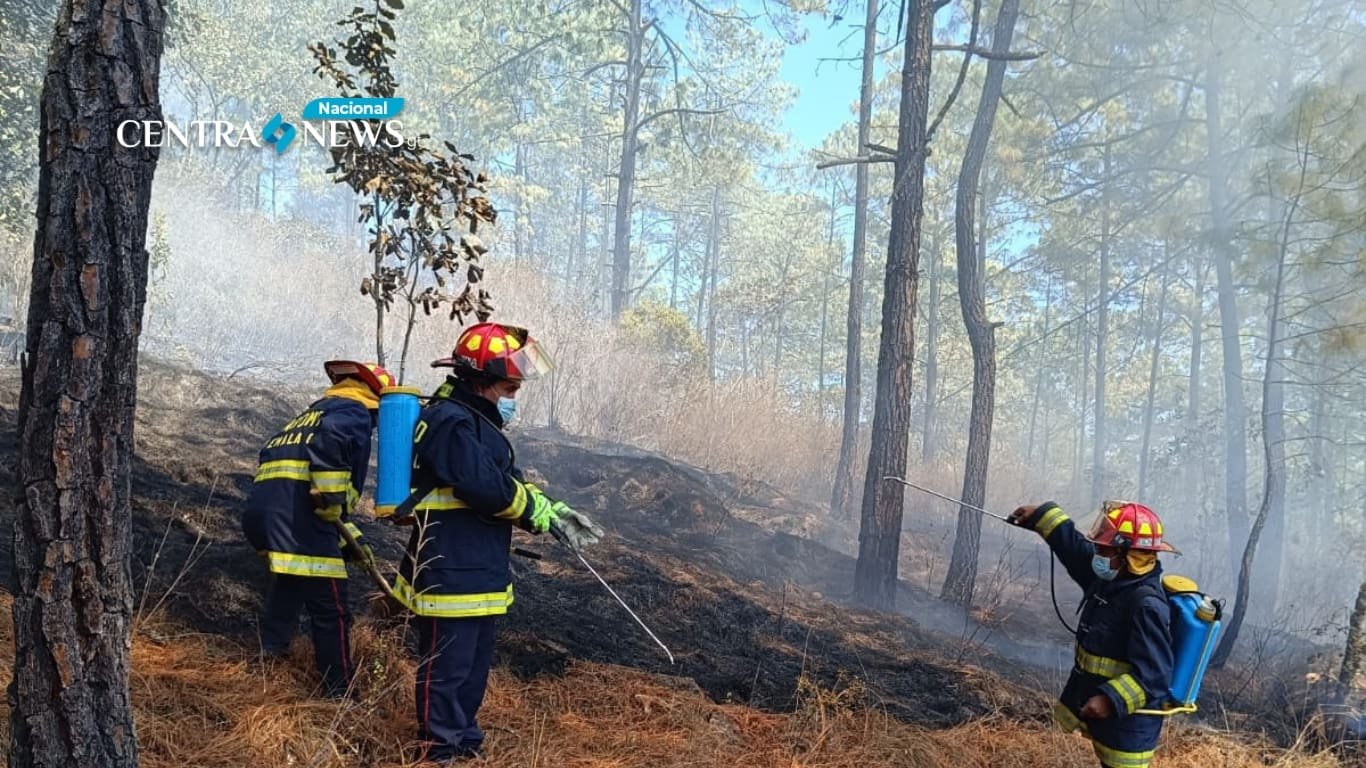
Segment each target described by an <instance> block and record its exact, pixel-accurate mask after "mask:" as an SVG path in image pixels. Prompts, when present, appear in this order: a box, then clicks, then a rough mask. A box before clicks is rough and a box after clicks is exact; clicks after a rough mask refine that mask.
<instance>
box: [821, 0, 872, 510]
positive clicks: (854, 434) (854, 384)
mask: <svg viewBox="0 0 1366 768" xmlns="http://www.w3.org/2000/svg"><path fill="white" fill-rule="evenodd" d="M865 11H866V14H865V16H864V22H863V82H862V84H861V85H860V86H859V108H858V148H857V150H856V151H857V152H858V156H859V157H865V158H866V157H867V156H868V138H869V131H870V130H871V128H870V127H871V125H872V120H873V65H874V63H875V62H874V56H875V54H876V53H877V15H878V0H868V2H867V4H866V8H865ZM867 238H868V164H867V163H860V164H859V166H858V168H857V170H856V176H855V179H854V247H853V252H852V254H851V255H850V257H849V309H848V314H847V318H848V319H847V321H846V326H845V336H844V422H843V424H842V426H841V430H840V456H839V461H838V462H837V463H836V464H835V483H834V488H833V490H831V492H830V513H831V515H833V516H835V517H837V518H845V517H848V516H849V515H850V514H851V512H852V511H853V507H854V451H856V450H858V432H859V429H858V426H859V411H860V410H861V408H860V406H861V405H862V402H863V397H862V385H863V370H862V366H861V360H860V349H861V347H862V343H863V280H864V278H863V262H864V254H865V243H866V241H867Z"/></svg>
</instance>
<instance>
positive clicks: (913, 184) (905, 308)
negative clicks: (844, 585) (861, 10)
mask: <svg viewBox="0 0 1366 768" xmlns="http://www.w3.org/2000/svg"><path fill="white" fill-rule="evenodd" d="M934 11H935V4H934V3H933V2H930V1H929V0H908V3H907V8H906V24H907V31H906V54H905V59H904V63H903V64H902V79H901V116H900V121H899V126H900V130H899V131H898V137H897V154H896V184H895V186H894V187H893V190H892V201H891V208H892V210H891V214H892V227H891V235H890V238H889V241H888V244H887V276H886V282H885V291H884V294H883V296H884V298H883V300H882V342H881V345H880V348H879V350H878V361H877V396H876V398H875V399H874V405H873V426H872V434H871V448H870V450H869V452H868V471H867V474H866V475H865V477H864V483H863V510H862V516H861V520H860V526H859V553H858V562H857V563H856V564H855V566H854V599H855V600H857V601H858V602H859V603H862V604H863V605H866V606H869V607H871V608H877V609H882V610H891V609H892V608H894V607H895V606H896V585H897V579H896V572H897V558H898V556H899V554H900V551H901V514H902V500H903V497H904V494H903V486H902V485H901V484H900V483H888V482H883V478H885V477H888V476H897V477H901V476H904V473H905V472H906V449H907V446H908V444H909V443H910V427H911V423H910V422H911V376H912V373H913V371H914V367H913V360H914V357H913V355H912V354H911V351H912V350H913V349H914V347H915V294H916V288H917V287H918V285H919V269H920V264H919V261H920V221H921V215H922V214H923V212H924V202H925V201H924V197H925V158H926V155H927V152H926V146H925V127H926V123H927V122H928V120H927V117H928V115H927V113H928V112H929V103H930V60H931V55H930V44H931V43H932V42H933V37H934Z"/></svg>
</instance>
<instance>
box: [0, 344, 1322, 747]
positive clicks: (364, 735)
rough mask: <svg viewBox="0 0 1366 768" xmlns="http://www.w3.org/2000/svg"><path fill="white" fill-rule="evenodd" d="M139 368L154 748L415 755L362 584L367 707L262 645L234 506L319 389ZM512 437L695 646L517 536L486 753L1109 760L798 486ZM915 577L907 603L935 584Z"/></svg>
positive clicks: (1035, 685) (142, 656)
mask: <svg viewBox="0 0 1366 768" xmlns="http://www.w3.org/2000/svg"><path fill="white" fill-rule="evenodd" d="M142 380H143V386H142V391H141V394H140V398H141V399H140V408H139V418H138V433H137V442H138V452H139V458H138V461H137V463H136V469H135V478H134V497H135V499H134V514H135V537H136V540H135V550H136V552H137V558H138V562H137V563H136V564H135V573H136V574H137V576H138V582H139V583H140V584H142V585H143V586H142V593H141V595H140V596H139V606H140V617H139V620H138V633H137V636H136V638H135V641H134V672H135V676H134V681H133V685H134V691H135V700H136V701H137V703H138V706H139V712H138V724H139V728H140V733H141V736H142V739H143V744H144V749H145V750H146V753H147V754H146V760H145V764H147V765H185V764H200V765H225V766H226V765H243V764H267V765H286V764H288V765H294V764H311V765H402V764H405V761H408V760H410V759H411V758H412V755H411V752H410V751H409V750H407V749H406V747H405V742H406V740H407V739H408V738H409V737H410V735H411V730H412V715H411V697H412V693H411V685H410V682H409V680H410V678H411V672H412V667H411V662H410V661H409V655H408V654H406V653H403V652H402V649H403V646H404V645H405V638H404V635H403V631H402V627H401V626H394V623H393V622H392V621H386V620H384V619H382V618H381V616H382V615H383V614H385V613H386V611H385V610H384V606H383V604H382V602H380V601H375V600H373V599H372V597H373V596H372V595H366V594H364V593H365V591H366V590H364V589H355V590H353V596H354V599H355V600H356V602H357V606H356V608H357V610H358V611H359V612H361V613H362V614H363V615H366V616H368V617H370V618H368V619H367V620H366V621H364V622H362V626H361V628H360V629H358V631H357V639H356V647H357V654H358V660H359V661H360V662H361V665H362V666H363V667H364V669H365V670H366V674H365V676H364V677H363V680H362V694H363V699H364V700H363V702H362V704H361V705H359V706H357V705H352V706H349V707H345V708H339V706H338V705H335V704H330V703H324V702H318V701H315V700H312V699H310V698H309V697H308V694H309V692H310V691H311V687H312V686H313V685H314V683H315V681H313V680H312V679H311V674H310V672H309V669H310V664H309V663H308V650H307V644H306V643H305V642H303V641H300V642H299V644H298V646H297V647H296V652H295V654H294V658H293V659H292V661H291V663H290V664H287V665H284V667H282V668H281V667H275V668H271V669H264V668H262V667H260V666H259V665H257V664H256V663H255V662H254V661H253V660H252V659H253V653H252V651H253V649H254V647H255V641H254V637H255V629H254V627H255V614H256V611H257V610H258V607H259V600H260V594H261V593H262V591H263V590H264V587H265V582H266V575H265V573H264V568H263V566H262V565H261V563H260V562H259V560H258V559H257V558H256V557H255V555H254V553H253V552H252V551H251V550H250V548H249V547H248V546H247V545H246V544H245V543H244V542H243V541H242V540H241V536H240V534H239V532H238V527H237V504H238V503H239V502H240V500H241V498H242V497H243V496H244V494H245V491H246V490H247V489H248V488H249V485H250V481H251V475H252V472H253V470H254V466H255V465H254V462H255V454H256V450H257V448H258V447H259V444H260V442H261V440H262V439H264V438H265V437H267V436H268V435H269V434H270V433H271V432H272V431H273V430H274V429H275V428H276V426H277V425H278V424H279V423H280V422H282V421H283V420H285V419H287V418H289V417H290V416H292V415H293V413H294V412H295V411H296V410H297V409H298V408H299V407H300V406H302V405H303V404H305V403H306V402H307V401H308V399H309V393H300V392H273V391H268V390H265V389H262V388H260V387H259V386H254V385H249V384H247V383H245V382H240V381H235V380H223V379H214V378H209V377H204V376H200V375H197V374H192V373H188V372H184V371H178V370H174V369H171V368H167V367H165V366H159V365H156V364H154V363H148V364H145V365H144V369H143V375H142ZM16 401H17V381H15V380H14V379H13V377H5V378H0V403H14V402H16ZM0 415H2V416H3V419H4V426H5V428H4V430H3V432H0V441H2V442H0V482H5V483H12V482H13V466H14V459H15V451H16V446H15V445H14V442H13V441H14V431H13V419H14V412H13V409H12V407H10V408H7V409H5V410H4V411H3V414H0ZM517 445H518V450H519V457H520V460H521V462H522V463H523V464H524V465H525V466H527V467H528V468H529V470H530V471H531V472H532V473H533V474H536V475H539V476H540V477H542V478H543V479H544V480H545V481H546V484H547V486H548V487H549V488H551V489H553V490H554V492H555V493H557V494H559V495H561V496H563V497H564V498H565V499H566V500H567V501H569V502H570V503H571V504H573V505H575V506H576V507H579V508H581V509H583V510H585V511H589V512H590V513H591V514H593V515H594V517H595V518H596V519H598V520H599V521H600V522H601V523H602V524H603V525H604V527H606V528H607V529H608V530H609V531H610V533H611V535H610V536H609V537H608V539H607V541H606V542H605V543H604V545H603V546H602V547H601V548H599V549H597V550H595V551H594V552H593V553H592V555H591V556H592V558H593V561H594V563H595V564H596V565H597V566H598V568H599V570H600V571H601V572H602V574H603V575H604V577H606V578H607V579H608V580H610V581H611V582H612V583H613V584H614V585H615V586H616V587H617V589H618V591H619V592H620V593H621V594H622V596H623V597H624V598H625V599H627V600H628V601H630V602H631V604H632V606H633V607H634V608H635V609H636V610H637V612H638V613H640V615H641V616H642V617H643V618H644V619H645V620H646V621H647V622H649V623H650V624H651V626H652V627H653V628H654V629H655V631H656V632H657V633H658V634H659V635H660V636H661V637H662V638H663V639H664V640H665V642H667V643H668V644H669V645H670V646H671V648H672V649H673V651H674V653H675V655H676V656H677V664H675V665H669V664H668V662H667V659H665V658H664V656H663V654H662V653H661V652H660V651H659V650H658V649H657V648H656V647H655V646H654V645H653V644H652V643H651V642H650V640H649V639H648V638H647V637H646V636H645V635H644V634H643V633H641V632H640V631H639V630H638V629H637V628H636V627H635V626H634V625H633V624H632V623H631V621H630V619H629V617H627V616H626V614H625V613H624V612H623V611H622V610H621V608H620V607H619V606H617V605H616V603H615V602H614V601H612V599H611V597H610V596H609V595H608V594H607V593H606V592H605V591H604V590H603V589H602V588H601V586H600V585H598V584H597V582H596V581H595V580H594V579H593V578H592V576H591V575H589V574H587V573H586V572H584V571H583V569H582V568H581V567H580V566H579V565H578V563H577V561H576V560H574V559H572V558H571V557H569V556H567V554H566V553H565V552H564V551H563V550H562V549H561V548H559V547H556V546H554V545H553V542H550V541H549V540H547V539H541V540H531V539H530V538H529V537H528V538H526V539H522V540H519V542H518V544H519V545H522V546H526V547H529V548H533V549H537V550H538V551H541V552H542V553H544V556H545V557H544V559H543V560H540V561H529V560H518V561H517V562H516V563H515V570H516V582H517V595H518V602H517V606H516V607H515V608H514V609H513V612H512V615H511V616H510V617H509V619H508V621H507V622H506V625H505V628H504V630H503V634H502V637H501V641H500V645H499V649H498V653H497V658H496V663H497V664H498V669H497V672H496V675H495V681H494V684H493V686H492V689H491V697H490V701H489V704H488V707H489V709H488V716H487V720H488V722H489V723H490V724H492V725H493V726H494V727H493V729H492V731H491V740H490V744H489V746H490V748H491V752H492V754H493V755H494V758H493V760H492V761H491V763H490V764H492V765H506V766H513V765H517V766H526V765H577V766H625V765H640V766H646V765H649V766H672V765H679V766H682V765H726V764H734V765H752V766H761V765H763V766H768V765H773V766H777V765H784V766H787V765H801V766H844V765H849V766H852V765H861V766H862V765H927V766H929V765H964V766H966V765H1003V764H1011V765H1073V764H1075V765H1090V764H1091V762H1092V761H1091V760H1090V758H1089V757H1088V755H1089V752H1088V751H1087V750H1086V748H1085V746H1084V744H1083V743H1082V742H1080V741H1079V740H1078V739H1076V738H1073V737H1067V736H1063V735H1060V734H1053V733H1051V732H1050V731H1049V730H1048V729H1047V724H1046V722H1045V717H1044V713H1046V712H1047V703H1048V700H1049V699H1050V697H1051V694H1050V691H1051V690H1052V689H1053V688H1054V687H1055V686H1056V684H1057V681H1056V680H1055V679H1054V680H1049V679H1048V677H1049V675H1048V674H1047V672H1046V670H1045V671H1043V672H1041V671H1039V670H1034V669H1028V668H1024V667H1021V665H1019V664H1015V663H1012V662H1010V661H1008V660H1006V659H1004V658H1002V657H1001V656H998V655H996V654H995V653H993V652H992V651H991V650H990V649H988V648H987V647H986V646H985V645H984V644H983V643H981V642H980V641H979V640H977V639H975V638H972V637H957V638H955V637H952V636H947V635H942V634H937V633H935V632H931V631H927V630H925V629H923V628H921V627H919V626H917V625H916V624H915V623H913V622H912V621H911V620H910V619H908V618H906V617H898V616H887V615H882V614H873V613H869V612H864V611H859V610H854V609H850V608H848V607H843V606H840V605H837V604H835V603H833V602H831V601H830V600H829V599H827V597H826V596H825V594H823V593H822V591H824V592H825V593H829V594H833V595H836V596H838V594H839V592H838V588H839V585H841V584H847V583H849V581H850V575H851V573H852V561H850V560H849V558H847V557H846V556H844V555H841V554H839V553H837V552H834V551H832V550H830V549H828V548H826V547H823V546H821V545H819V544H815V543H813V542H811V541H809V540H807V539H803V538H799V537H797V536H794V535H791V534H787V533H783V532H781V531H780V530H779V529H781V528H784V527H799V526H796V525H789V524H788V521H787V520H786V518H784V517H783V516H788V517H790V518H791V519H792V520H797V519H798V518H800V517H801V515H800V514H799V513H798V512H799V511H795V512H794V510H793V509H792V505H791V504H788V503H783V504H776V505H775V503H774V501H773V499H771V498H754V497H751V496H747V495H746V494H745V493H744V492H743V491H741V490H740V489H738V488H737V487H736V485H735V484H734V483H731V482H729V481H728V480H726V479H725V478H717V477H715V476H706V475H704V474H700V473H699V471H698V470H693V469H689V468H686V467H679V466H677V465H674V464H672V463H670V462H667V461H665V460H663V459H661V458H659V457H655V456H650V455H648V454H639V453H633V452H630V451H622V450H613V451H612V452H610V453H608V452H601V451H595V450H593V449H592V447H591V446H585V445H582V444H578V443H576V442H575V441H572V440H566V439H560V438H555V437H553V436H550V435H547V434H544V433H536V434H525V435H520V436H519V438H518V439H517ZM0 504H3V505H4V506H0V522H8V521H9V520H12V515H13V509H12V507H11V506H9V505H10V504H11V501H10V499H9V497H8V496H6V497H5V499H4V500H3V502H0ZM766 516H768V517H766ZM362 527H363V528H365V529H366V531H367V535H368V537H369V538H370V540H371V541H372V542H373V543H375V544H376V549H377V551H378V553H379V554H380V555H381V556H382V557H386V558H388V559H389V560H390V561H392V560H393V559H395V558H396V557H397V554H398V552H399V548H400V545H401V539H402V535H401V534H400V533H399V532H398V531H396V530H394V529H392V528H391V527H390V526H388V525H386V524H382V523H373V522H372V523H368V524H364V525H363V526H362ZM9 546H10V544H9V542H8V541H6V542H5V548H4V550H3V560H4V562H3V565H4V568H5V571H6V572H8V570H9V560H10V557H9V549H8V548H9ZM356 584H357V585H362V584H364V582H363V581H357V582H356ZM832 589H833V590H834V591H832ZM907 589H908V591H910V592H912V593H911V594H908V595H907V599H908V600H909V601H910V602H911V604H913V605H915V604H921V603H924V604H926V605H927V604H928V603H927V602H926V599H925V597H924V596H921V595H915V594H913V590H909V588H907ZM4 640H5V644H6V647H7V645H8V634H6V636H5V638H4ZM7 653H8V651H7ZM1055 653H1056V651H1055ZM6 666H8V665H6ZM1045 666H1046V665H1045ZM1000 673H1006V674H1005V676H1003V675H1002V674H1000ZM1167 751H1168V754H1169V755H1170V758H1169V759H1164V760H1162V761H1160V762H1159V763H1158V765H1159V766H1163V765H1165V766H1178V765H1179V766H1185V765H1190V766H1195V765H1200V766H1210V765H1226V766H1244V765H1248V766H1250V765H1264V764H1267V763H1266V762H1264V760H1265V759H1267V758H1271V759H1272V760H1273V762H1274V761H1275V760H1284V761H1287V762H1283V763H1281V764H1285V765H1303V766H1319V765H1323V766H1330V765H1336V764H1338V763H1337V762H1336V761H1335V760H1334V758H1332V757H1330V756H1327V755H1324V756H1320V757H1318V758H1303V757H1296V756H1294V755H1291V754H1282V753H1279V752H1275V751H1273V750H1269V749H1266V748H1259V747H1247V746H1241V745H1240V744H1239V742H1238V741H1237V740H1235V739H1234V738H1233V737H1230V736H1224V735H1216V734H1214V733H1211V732H1209V731H1195V730H1188V731H1180V732H1178V733H1176V734H1174V735H1173V736H1172V737H1171V738H1170V739H1169V746H1168V750H1167Z"/></svg>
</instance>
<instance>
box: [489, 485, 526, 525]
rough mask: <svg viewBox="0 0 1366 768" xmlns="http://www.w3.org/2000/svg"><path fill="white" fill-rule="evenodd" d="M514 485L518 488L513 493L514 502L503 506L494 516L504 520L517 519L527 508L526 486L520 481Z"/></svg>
mask: <svg viewBox="0 0 1366 768" xmlns="http://www.w3.org/2000/svg"><path fill="white" fill-rule="evenodd" d="M513 485H514V486H515V487H516V488H517V490H516V491H515V492H514V493H513V494H512V503H511V504H509V505H507V506H506V507H503V509H502V510H500V511H499V512H498V513H497V514H496V515H494V517H497V518H499V519H502V520H516V519H517V518H519V517H521V516H522V512H524V511H525V510H526V505H527V501H528V499H527V492H526V486H525V485H522V484H521V483H518V482H514V483H513Z"/></svg>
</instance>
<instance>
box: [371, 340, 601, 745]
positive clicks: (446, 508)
mask: <svg viewBox="0 0 1366 768" xmlns="http://www.w3.org/2000/svg"><path fill="white" fill-rule="evenodd" d="M432 365H433V366H434V367H449V368H452V369H454V370H453V372H452V374H451V375H450V376H448V377H447V379H446V382H445V383H444V384H442V385H441V386H440V387H439V388H438V389H437V390H436V392H435V394H434V395H433V396H432V399H431V401H430V402H429V403H428V404H427V405H426V406H425V407H424V408H423V409H422V413H421V415H420V417H419V420H418V423H417V427H416V428H415V430H414V446H413V474H412V483H413V487H414V490H413V494H412V496H411V497H410V498H409V501H407V502H404V504H403V505H401V506H400V507H399V509H398V510H397V511H396V512H395V514H394V518H393V519H394V520H395V522H399V523H403V524H407V523H414V526H413V533H412V535H411V537H410V538H409V541H408V546H407V551H406V553H405V557H404V559H403V562H402V564H401V566H400V569H399V575H398V578H397V580H396V582H395V584H394V591H395V593H396V594H397V595H398V597H399V599H400V600H401V601H402V602H403V603H404V604H405V605H406V606H407V607H408V608H409V610H411V611H412V612H413V613H414V614H415V615H416V616H417V619H416V622H417V627H418V642H419V646H418V652H419V655H420V662H419V666H418V669H417V680H416V703H417V722H418V740H419V741H420V742H421V743H422V744H423V747H424V751H425V755H426V758H427V759H430V760H437V761H443V760H449V759H459V758H471V757H477V756H479V755H480V754H481V746H482V744H483V741H484V733H483V731H482V730H481V729H480V727H479V724H478V721H477V715H478V712H479V707H480V705H481V704H482V702H483V699H484V691H485V689H486V687H487V685H488V675H489V669H490V667H491V665H492V661H493V645H494V637H495V621H496V617H498V616H500V615H503V614H505V613H507V610H508V606H510V605H511V604H512V600H513V596H512V577H511V571H510V568H509V562H508V560H509V551H510V548H511V542H512V529H513V527H514V526H516V527H518V528H521V529H523V530H526V531H529V532H532V533H537V534H541V533H546V532H547V531H549V530H551V528H552V527H553V528H555V530H556V531H557V532H558V533H559V535H560V536H561V538H563V539H565V540H566V541H567V542H568V543H569V544H570V546H573V547H575V548H579V547H587V546H591V545H592V544H595V543H597V541H598V540H599V539H600V538H601V537H602V536H603V532H602V530H601V529H599V528H598V527H597V526H596V525H594V524H593V523H592V522H591V521H590V520H589V519H588V518H587V517H586V516H584V515H582V514H580V513H578V512H575V511H574V510H573V509H571V508H569V506H568V505H566V504H565V503H564V502H560V501H555V500H553V499H551V498H549V497H547V496H546V495H545V494H544V493H542V492H541V490H540V489H539V488H537V487H536V486H534V485H532V484H531V483H527V482H525V481H524V479H523V477H522V471H521V469H520V467H518V465H517V458H516V454H515V453H514V452H513V449H512V444H511V443H509V442H508V439H507V437H506V436H504V434H503V430H504V428H505V427H506V426H507V423H508V421H510V420H511V419H512V416H513V413H514V412H515V406H516V397H517V393H518V391H519V390H520V389H521V386H522V383H523V382H524V381H528V380H531V379H534V378H536V377H538V376H540V375H542V374H544V373H546V372H548V371H549V370H550V366H551V361H550V358H549V357H548V356H547V355H546V354H545V352H544V350H542V349H541V346H540V345H539V344H538V343H537V342H536V341H535V340H534V339H532V338H531V336H530V335H529V334H528V333H527V331H526V329H525V328H519V327H516V326H511V325H501V324H498V323H480V324H477V325H473V326H471V327H469V328H467V329H465V331H464V332H463V333H461V334H460V338H459V339H458V340H457V341H456V344H455V349H454V350H453V351H452V352H451V356H450V357H447V358H443V359H441V360H437V361H436V362H434V363H432ZM410 505H411V506H410ZM405 508H410V509H411V512H408V511H407V509H405Z"/></svg>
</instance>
